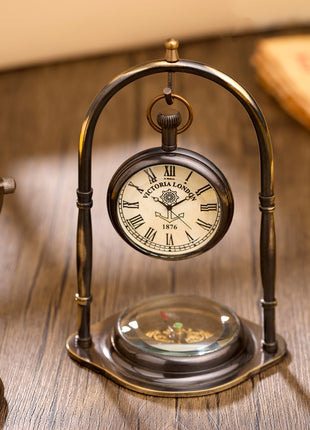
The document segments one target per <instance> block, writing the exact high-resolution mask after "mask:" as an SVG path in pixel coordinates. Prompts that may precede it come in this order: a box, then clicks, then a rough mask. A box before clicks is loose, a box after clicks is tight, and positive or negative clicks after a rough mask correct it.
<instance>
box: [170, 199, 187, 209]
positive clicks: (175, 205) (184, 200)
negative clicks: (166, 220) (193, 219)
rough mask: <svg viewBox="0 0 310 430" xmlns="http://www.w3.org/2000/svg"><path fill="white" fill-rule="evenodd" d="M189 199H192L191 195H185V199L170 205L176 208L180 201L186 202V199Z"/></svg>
mask: <svg viewBox="0 0 310 430" xmlns="http://www.w3.org/2000/svg"><path fill="white" fill-rule="evenodd" d="M189 199H190V197H189V196H186V197H185V199H183V200H180V201H179V202H176V203H175V204H174V205H171V206H170V207H172V208H174V207H175V206H177V205H179V204H180V203H183V202H185V200H189Z"/></svg>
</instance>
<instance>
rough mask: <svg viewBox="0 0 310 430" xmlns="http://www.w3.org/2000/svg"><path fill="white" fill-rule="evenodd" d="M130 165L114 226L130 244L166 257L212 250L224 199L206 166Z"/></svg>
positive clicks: (117, 202) (220, 219)
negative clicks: (139, 166)
mask: <svg viewBox="0 0 310 430" xmlns="http://www.w3.org/2000/svg"><path fill="white" fill-rule="evenodd" d="M173 156H175V154H173ZM158 158H159V159H160V156H159V157H158ZM166 159H167V157H166ZM166 159H165V160H166ZM174 159H175V158H174V157H171V160H174ZM176 161H177V157H176ZM197 163H198V162H197ZM199 163H200V164H201V160H200V161H199ZM128 166H129V167H130V169H131V170H130V172H132V173H131V174H130V176H129V178H128V176H127V179H126V180H125V181H124V182H123V183H122V185H121V186H120V188H119V191H118V192H117V193H118V194H117V199H116V206H115V207H116V228H117V230H118V231H119V233H120V234H121V236H122V237H123V238H125V239H126V241H127V242H128V243H130V244H131V245H132V246H133V247H135V248H136V249H138V250H140V251H142V252H143V253H145V254H150V255H154V256H159V257H162V258H167V259H178V258H185V257H187V256H191V255H194V254H197V253H200V252H202V251H204V250H206V249H208V247H211V246H213V244H212V241H214V243H215V239H214V238H216V237H217V234H218V231H219V230H220V227H221V222H222V216H223V204H225V200H224V198H223V197H222V196H223V192H222V191H221V193H219V192H218V191H217V188H216V186H215V185H214V184H213V183H212V181H211V180H209V179H208V176H207V175H206V174H205V171H206V172H208V166H207V167H206V168H205V170H204V169H201V168H200V170H199V169H198V168H197V170H196V169H195V168H194V167H195V164H194V163H191V165H190V167H187V166H186V165H182V164H178V163H177V162H176V163H167V162H164V163H160V162H157V163H156V162H154V163H153V164H147V163H144V165H143V166H142V167H141V168H137V169H136V170H135V169H134V168H133V166H132V165H131V164H130V165H129V164H128ZM214 169H215V167H212V172H211V173H212V174H211V173H210V177H212V178H214ZM200 172H201V173H200ZM227 199H228V198H227ZM227 199H226V200H227ZM209 243H210V244H211V245H210V246H209Z"/></svg>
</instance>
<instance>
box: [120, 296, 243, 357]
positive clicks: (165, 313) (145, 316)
mask: <svg viewBox="0 0 310 430" xmlns="http://www.w3.org/2000/svg"><path fill="white" fill-rule="evenodd" d="M117 330H118V334H119V336H121V337H122V338H123V341H124V342H126V343H128V344H129V345H130V346H132V347H134V348H137V349H138V350H141V351H143V352H144V353H150V354H159V355H164V356H183V357H190V356H202V355H205V354H210V353H212V352H215V351H219V350H221V349H223V348H226V347H227V346H229V345H231V344H233V343H234V342H235V341H236V340H237V338H238V336H239V333H240V322H239V319H238V317H237V316H236V314H235V313H233V312H232V311H231V310H229V309H228V308H226V307H225V306H222V305H219V304H217V303H216V302H213V301H211V300H208V299H206V298H203V297H198V296H186V295H184V296H180V295H168V296H158V297H153V298H150V299H147V300H144V301H142V302H140V303H139V304H137V305H134V306H132V307H130V308H128V309H127V310H126V311H124V312H123V313H122V314H121V315H120V317H119V320H118V326H117Z"/></svg>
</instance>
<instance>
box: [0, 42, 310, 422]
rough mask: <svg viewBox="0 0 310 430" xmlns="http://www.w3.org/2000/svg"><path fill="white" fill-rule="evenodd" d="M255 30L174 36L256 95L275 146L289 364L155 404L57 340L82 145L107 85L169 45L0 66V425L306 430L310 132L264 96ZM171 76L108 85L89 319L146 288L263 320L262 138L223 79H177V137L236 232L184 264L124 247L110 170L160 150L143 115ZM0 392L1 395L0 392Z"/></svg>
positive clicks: (282, 320)
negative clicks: (197, 158)
mask: <svg viewBox="0 0 310 430" xmlns="http://www.w3.org/2000/svg"><path fill="white" fill-rule="evenodd" d="M261 36H263V35H251V36H238V37H222V38H218V39H212V40H206V41H199V42H193V43H186V44H183V46H181V48H180V55H181V57H182V58H188V59H192V60H196V61H200V62H203V63H206V64H208V65H210V66H212V67H215V68H218V69H220V70H222V71H224V72H225V73H227V74H228V75H230V76H232V77H233V78H234V79H236V80H237V81H239V82H240V83H241V84H242V85H243V86H244V87H245V88H246V89H248V90H249V91H250V93H252V95H253V96H254V98H255V99H256V100H257V102H258V104H259V105H260V107H261V109H262V111H263V112H264V115H265V117H266V120H267V122H268V125H269V128H270V132H271V136H272V140H273V146H274V155H275V192H276V204H277V210H276V212H275V221H276V231H277V250H278V255H277V290H276V296H277V299H278V308H277V331H278V333H279V334H281V335H282V336H283V337H284V338H285V340H286V342H287V344H288V349H289V354H288V355H287V357H286V358H285V359H284V360H283V361H282V362H281V363H280V364H278V365H276V366H274V367H272V368H270V369H269V370H266V371H264V372H262V373H261V374H260V375H258V376H255V377H253V378H252V379H250V380H248V381H246V382H244V383H242V384H240V385H239V386H236V387H234V388H232V389H230V390H228V391H225V392H222V393H220V394H215V395H210V396H204V397H196V398H179V399H175V398H159V397H151V396H145V395H142V394H137V393H134V392H132V391H129V390H127V389H124V388H121V387H119V386H118V385H116V384H115V383H114V382H112V381H110V380H108V379H106V378H105V377H104V376H101V375H98V374H96V373H94V372H92V371H90V370H87V369H86V368H84V367H81V366H79V365H78V364H76V363H75V362H74V361H72V360H71V359H70V358H69V356H68V354H67V352H66V350H65V342H66V339H67V337H68V336H69V335H71V334H72V333H73V332H75V331H76V330H77V306H76V304H75V302H74V295H75V292H76V269H75V236H76V220H77V208H76V206H75V200H76V196H75V190H76V188H77V145H78V139H79V133H80V128H81V125H82V121H83V119H84V116H85V114H86V112H87V110H88V107H89V105H90V103H91V101H92V100H93V98H94V97H95V96H96V94H97V93H98V92H99V91H100V89H101V88H102V87H103V86H104V85H105V84H106V83H107V82H108V81H109V80H111V79H112V78H113V77H114V76H115V75H116V74H118V73H120V72H121V71H123V70H126V69H128V68H129V67H131V66H133V65H136V64H139V63H142V62H145V61H150V60H152V59H156V58H162V57H163V55H164V49H163V48H162V47H158V48H156V49H155V48H154V49H151V50H143V51H135V52H130V53H119V54H115V55H109V56H103V57H100V58H90V59H85V60H81V61H75V62H68V63H62V64H53V65H45V66H42V67H35V68H29V69H26V70H18V71H10V72H3V73H1V74H0V95H1V97H0V141H1V144H0V151H1V152H0V154H1V155H0V174H1V176H13V177H14V178H15V179H16V182H17V190H16V193H15V194H13V195H10V196H5V201H4V205H3V209H2V213H1V215H0V231H1V236H0V273H1V285H0V292H1V296H0V307H1V308H0V316H1V319H0V340H1V343H0V378H1V380H2V383H3V387H2V388H3V390H2V391H3V392H1V393H0V394H1V411H0V415H1V417H0V418H1V425H4V428H7V429H40V430H41V429H66V430H67V429H74V430H76V429H82V430H84V429H91V430H94V429H116V430H118V429H150V430H153V429H158V430H159V429H160V430H172V429H178V430H190V429H191V430H192V429H221V430H222V429H227V430H232V429H246V430H252V429H253V430H254V429H255V430H257V429H281V430H284V429H289V430H291V429H309V428H310V418H309V417H310V410H309V409H310V401H309V395H310V370H309V369H310V367H309V357H310V311H309V304H310V289H309V287H308V285H309V279H310V264H309V263H310V219H309V217H310V216H309V213H310V192H309V183H310V168H309V163H310V132H309V131H307V130H306V129H304V128H303V127H302V126H300V125H299V124H298V123H297V122H295V121H294V120H293V119H291V118H290V117H288V116H287V115H286V113H284V112H283V111H282V109H281V108H280V107H279V106H278V105H277V103H276V102H275V101H274V100H273V99H272V98H271V97H270V96H269V95H268V94H266V93H265V92H264V90H263V89H262V88H261V86H260V85H259V84H258V83H257V81H256V79H255V74H254V71H253V68H252V67H251V65H250V56H251V54H252V53H253V50H254V47H255V42H256V40H257V39H258V38H259V37H261ZM165 86H166V76H165V75H160V76H159V75H158V76H155V77H153V78H144V79H143V80H140V81H139V82H137V83H135V84H133V85H131V86H129V87H127V88H126V89H124V90H123V91H121V92H120V93H119V94H117V95H116V96H115V97H114V98H113V99H112V100H111V102H110V103H109V104H108V106H107V108H106V109H105V111H104V113H103V115H102V116H101V118H100V120H99V124H98V127H97V129H96V133H95V139H94V151H93V157H94V158H93V188H94V207H93V210H92V216H93V230H94V264H93V280H92V294H93V304H92V313H91V320H92V322H93V323H95V322H97V321H100V320H102V319H104V318H105V317H107V316H109V315H111V314H113V313H115V312H117V311H120V310H122V309H124V308H125V307H127V306H128V305H131V304H133V303H135V302H136V301H138V300H140V299H142V298H144V297H149V296H151V295H154V294H164V293H171V292H175V293H192V294H200V295H203V296H206V297H209V298H212V299H214V300H217V301H219V302H221V303H223V304H226V305H229V306H230V307H231V308H232V309H234V310H235V311H236V312H237V313H238V314H239V315H240V316H242V317H244V318H247V319H250V320H252V321H254V322H256V323H260V321H261V312H260V305H259V299H260V297H261V283H260V272H259V250H258V247H259V224H260V213H259V210H258V192H259V162H258V145H257V143H256V137H255V133H254V131H253V127H252V124H251V122H250V120H249V118H248V116H247V114H246V112H245V111H244V110H243V108H242V107H241V105H240V104H239V102H237V101H236V100H235V99H234V98H233V97H232V96H231V95H230V94H228V93H227V92H226V91H225V90H223V89H222V88H220V87H218V86H217V85H215V84H213V83H211V82H208V81H206V80H202V79H201V78H198V77H190V76H183V75H181V76H179V77H177V79H176V92H177V93H179V94H181V95H183V96H185V97H186V98H188V99H189V100H190V102H191V104H192V106H193V109H194V115H195V119H194V123H193V125H192V127H191V129H190V130H188V131H187V132H186V133H184V135H182V136H181V137H180V145H183V146H184V147H187V148H191V149H193V150H197V151H200V152H201V153H202V154H204V155H205V156H206V157H208V158H210V159H211V160H212V161H213V162H214V163H215V164H217V166H218V167H219V168H220V169H221V170H222V171H223V172H224V174H225V176H226V177H227V179H228V181H229V182H230V185H231V188H232V190H233V193H234V198H235V215H234V219H233V222H232V225H231V227H230V230H229V231H228V233H227V234H226V236H225V237H224V239H223V240H222V241H221V243H220V244H219V245H218V246H216V247H215V248H214V249H213V250H211V251H209V252H207V253H205V254H204V255H201V256H199V257H196V258H194V259H189V260H186V261H180V262H162V261H158V260H156V259H152V258H148V257H145V256H143V255H142V254H141V255H140V253H138V252H137V251H135V250H133V249H131V248H130V247H129V246H128V245H126V244H125V243H124V242H123V241H122V240H121V239H120V238H119V237H118V235H117V233H116V232H115V231H114V229H113V227H112V226H111V224H110V222H109V220H108V215H107V211H106V206H105V199H106V190H107V186H108V182H109V179H110V178H111V176H112V174H113V172H114V170H115V169H116V168H117V166H119V165H120V164H121V162H122V161H124V160H125V159H126V158H128V156H130V155H131V154H133V153H134V152H136V151H138V150H142V149H146V148H149V147H152V146H155V145H158V143H159V139H160V136H159V135H158V134H157V133H156V132H154V131H153V130H152V129H150V127H149V125H148V123H147V121H146V120H145V111H146V108H147V105H148V103H149V101H150V100H151V99H152V98H153V97H154V96H156V95H158V94H160V93H161V92H162V89H163V88H164V87H165ZM0 391H1V390H0Z"/></svg>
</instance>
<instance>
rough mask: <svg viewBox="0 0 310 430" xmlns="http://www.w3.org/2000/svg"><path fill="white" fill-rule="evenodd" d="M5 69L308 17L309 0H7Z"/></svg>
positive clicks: (1, 56)
mask: <svg viewBox="0 0 310 430" xmlns="http://www.w3.org/2000/svg"><path fill="white" fill-rule="evenodd" d="M0 5H1V15H0V16H1V25H0V40H1V43H0V69H9V68H16V67H23V66H28V65H32V64H38V63H42V62H46V61H55V60H62V59H70V58H75V57H81V56H88V55H94V54H102V53H107V52H111V51H116V50H125V49H131V48H136V47H144V46H147V45H150V44H157V43H162V42H163V40H165V39H166V38H168V37H171V36H173V37H176V38H178V39H181V40H182V41H184V40H186V39H190V38H197V37H199V38H200V37H206V36H210V35H216V34H227V33H233V34H235V33H240V32H243V31H255V30H258V29H270V28H273V27H283V26H294V25H301V24H307V23H310V1H309V0H294V1H286V0H284V1H283V0H260V1H255V0H218V1H210V0H170V1H168V0H166V1H162V0H157V1H148V0H130V1H128V0H127V1H126V0H114V1H112V0H109V1H108V0H106V1H104V0H88V1H85V0H83V1H82V0H62V1H60V0H54V1H50V0H48V1H47V0H27V1H21V0H19V1H12V2H8V1H6V2H5V1H3V0H2V1H1V3H0Z"/></svg>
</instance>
